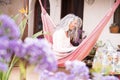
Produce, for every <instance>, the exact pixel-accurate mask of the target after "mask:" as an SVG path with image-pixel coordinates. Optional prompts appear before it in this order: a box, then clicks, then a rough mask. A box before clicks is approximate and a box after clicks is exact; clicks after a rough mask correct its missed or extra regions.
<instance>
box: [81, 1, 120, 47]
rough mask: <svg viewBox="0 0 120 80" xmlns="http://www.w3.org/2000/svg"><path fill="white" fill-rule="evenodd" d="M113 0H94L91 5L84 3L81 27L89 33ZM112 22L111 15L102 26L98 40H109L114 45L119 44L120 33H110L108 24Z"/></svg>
mask: <svg viewBox="0 0 120 80" xmlns="http://www.w3.org/2000/svg"><path fill="white" fill-rule="evenodd" d="M113 3H114V0H95V2H94V4H93V5H88V4H87V3H86V2H85V4H84V18H83V29H84V31H85V32H86V34H87V35H89V34H90V33H91V32H92V30H93V29H94V28H95V27H96V25H97V24H98V23H99V22H100V21H101V19H102V18H103V17H104V15H105V13H106V12H107V11H108V10H109V9H110V7H111V6H112V5H113ZM112 22H113V16H112V18H111V19H110V21H109V22H108V24H107V25H106V27H105V28H104V30H103V32H102V34H101V35H100V37H99V39H98V40H102V41H103V42H106V41H107V40H110V41H111V42H112V44H113V45H114V46H116V45H118V44H120V34H111V33H110V32H109V26H110V24H111V23H112Z"/></svg>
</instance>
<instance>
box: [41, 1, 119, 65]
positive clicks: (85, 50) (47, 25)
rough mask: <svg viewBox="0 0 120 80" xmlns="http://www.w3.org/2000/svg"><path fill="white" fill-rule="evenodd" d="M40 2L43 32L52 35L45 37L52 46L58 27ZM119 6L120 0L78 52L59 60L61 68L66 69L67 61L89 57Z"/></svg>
mask: <svg viewBox="0 0 120 80" xmlns="http://www.w3.org/2000/svg"><path fill="white" fill-rule="evenodd" d="M39 2H40V6H41V10H42V13H41V17H42V23H43V31H45V32H49V33H50V34H49V35H44V36H45V38H46V39H47V40H48V41H49V42H50V43H51V44H52V34H53V32H54V27H56V26H55V24H54V22H53V21H52V19H51V17H50V16H49V15H48V14H47V12H46V10H45V9H44V8H43V6H42V3H41V0H39ZM119 4H120V0H117V1H116V2H115V3H114V5H113V6H112V7H111V8H110V9H109V11H108V12H107V13H106V14H105V16H104V17H103V19H102V20H101V21H100V22H99V24H98V25H97V26H96V27H95V29H94V30H93V31H92V32H91V34H90V35H89V36H87V37H86V38H85V39H84V40H83V41H82V42H81V44H80V45H79V46H78V48H77V49H76V50H74V51H72V52H71V53H70V54H69V55H66V56H65V57H62V58H60V59H58V65H59V66H60V67H64V63H65V61H67V60H71V61H73V60H83V59H84V58H85V57H86V56H88V55H89V53H90V51H91V49H92V48H93V47H94V45H95V43H96V41H97V40H98V38H99V36H100V34H101V32H102V31H103V29H104V27H105V26H106V24H107V23H108V21H109V20H110V18H111V16H112V15H113V14H114V12H115V10H116V8H117V7H118V6H119Z"/></svg>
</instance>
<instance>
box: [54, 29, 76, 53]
mask: <svg viewBox="0 0 120 80" xmlns="http://www.w3.org/2000/svg"><path fill="white" fill-rule="evenodd" d="M76 48H77V47H74V46H72V45H71V43H70V38H68V37H67V36H66V33H65V31H64V30H62V29H60V30H57V31H55V32H54V33H53V50H54V51H56V52H63V53H64V52H71V51H73V50H75V49H76Z"/></svg>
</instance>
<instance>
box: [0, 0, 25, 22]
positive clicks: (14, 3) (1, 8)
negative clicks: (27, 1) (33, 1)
mask: <svg viewBox="0 0 120 80" xmlns="http://www.w3.org/2000/svg"><path fill="white" fill-rule="evenodd" d="M20 3H21V4H20ZM18 4H19V5H18ZM23 7H24V4H23V0H11V2H10V3H9V4H2V3H0V12H1V13H2V14H7V15H9V16H15V15H16V14H18V13H19V9H21V8H23ZM21 19H22V17H21V16H20V17H19V19H18V21H17V22H18V23H19V22H20V21H21Z"/></svg>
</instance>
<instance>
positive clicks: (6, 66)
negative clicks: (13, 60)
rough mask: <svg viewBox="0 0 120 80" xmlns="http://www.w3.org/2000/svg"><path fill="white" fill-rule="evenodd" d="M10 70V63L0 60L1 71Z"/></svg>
mask: <svg viewBox="0 0 120 80" xmlns="http://www.w3.org/2000/svg"><path fill="white" fill-rule="evenodd" d="M7 70H8V65H7V64H5V63H1V62H0V71H4V72H6V71H7Z"/></svg>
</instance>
